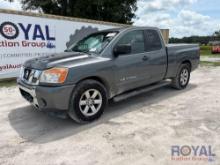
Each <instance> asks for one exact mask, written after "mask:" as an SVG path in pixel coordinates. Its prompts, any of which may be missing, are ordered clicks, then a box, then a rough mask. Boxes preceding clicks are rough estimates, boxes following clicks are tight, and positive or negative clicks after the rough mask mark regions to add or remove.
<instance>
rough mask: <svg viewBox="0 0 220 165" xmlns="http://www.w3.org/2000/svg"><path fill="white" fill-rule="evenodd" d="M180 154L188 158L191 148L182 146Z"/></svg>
mask: <svg viewBox="0 0 220 165" xmlns="http://www.w3.org/2000/svg"><path fill="white" fill-rule="evenodd" d="M180 152H181V154H182V155H183V156H188V155H190V154H191V148H190V147H189V146H182V148H181V149H180Z"/></svg>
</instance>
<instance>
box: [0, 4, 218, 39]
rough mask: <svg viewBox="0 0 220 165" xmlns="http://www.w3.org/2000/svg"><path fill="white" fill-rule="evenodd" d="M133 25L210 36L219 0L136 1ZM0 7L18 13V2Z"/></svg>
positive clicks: (215, 27) (172, 33) (173, 33)
mask: <svg viewBox="0 0 220 165" xmlns="http://www.w3.org/2000/svg"><path fill="white" fill-rule="evenodd" d="M137 7H138V10H137V11H136V18H135V19H133V22H134V25H136V26H156V27H159V28H164V29H166V28H168V29H170V36H171V37H178V38H181V37H184V36H192V35H211V34H213V33H214V31H216V30H220V0H138V2H137ZM0 8H4V9H13V10H22V9H21V4H20V3H19V0H15V2H14V3H9V2H6V1H4V0H0Z"/></svg>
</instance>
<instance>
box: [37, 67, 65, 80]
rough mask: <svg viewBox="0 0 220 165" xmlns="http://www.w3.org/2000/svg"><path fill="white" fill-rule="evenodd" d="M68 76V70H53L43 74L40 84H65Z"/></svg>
mask: <svg viewBox="0 0 220 165" xmlns="http://www.w3.org/2000/svg"><path fill="white" fill-rule="evenodd" d="M67 74H68V69H67V68H52V69H48V70H45V71H43V72H42V74H41V76H40V82H42V83H64V81H65V80H66V77H67Z"/></svg>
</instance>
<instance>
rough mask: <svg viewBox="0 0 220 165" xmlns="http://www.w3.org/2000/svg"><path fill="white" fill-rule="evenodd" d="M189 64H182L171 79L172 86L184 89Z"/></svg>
mask: <svg viewBox="0 0 220 165" xmlns="http://www.w3.org/2000/svg"><path fill="white" fill-rule="evenodd" d="M189 79H190V65H189V64H182V65H181V66H180V68H179V70H178V73H177V75H176V77H175V78H173V80H172V86H173V87H174V88H176V89H184V88H186V86H187V85H188V83H189Z"/></svg>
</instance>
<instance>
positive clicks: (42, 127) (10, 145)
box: [0, 67, 220, 165]
mask: <svg viewBox="0 0 220 165" xmlns="http://www.w3.org/2000/svg"><path fill="white" fill-rule="evenodd" d="M0 135H1V136H0V164H1V165H2V164H16V165H18V164H19V165H26V164H28V165H38V164H40V165H42V164H48V165H52V164H53V165H54V164H55V165H56V164H57V165H58V164H60V165H68V164H72V165H75V164H76V165H78V164H79V165H84V164H90V165H95V164H98V165H103V164H120V165H128V164H143V165H144V164H149V165H155V164H158V165H171V164H175V165H176V164H190V165H194V164H198V165H203V164H212V165H214V164H215V165H219V164H220V67H200V68H199V69H198V70H196V71H195V72H193V73H192V75H191V81H190V84H189V86H188V87H187V89H185V90H182V91H178V90H175V89H172V88H170V87H163V88H161V89H157V90H154V91H151V92H148V93H145V94H141V95H139V96H136V97H133V98H130V99H128V100H125V101H122V102H119V103H111V104H110V105H109V107H108V108H107V109H106V111H105V113H104V115H103V116H102V117H101V118H100V119H99V120H98V121H96V122H93V123H91V124H86V125H78V124H75V123H74V122H73V121H72V120H71V119H60V118H57V117H54V116H50V115H47V114H45V113H43V112H40V111H37V110H35V109H34V108H32V106H30V105H29V104H28V103H27V102H26V101H25V100H24V99H23V98H22V97H21V96H20V94H19V92H18V89H17V87H8V88H6V87H2V88H0ZM174 145H175V146H184V145H188V146H199V147H201V146H208V145H209V146H210V147H211V149H212V153H214V154H215V155H216V156H214V157H213V159H212V160H211V161H207V160H205V159H204V160H194V161H193V160H172V159H171V146H174Z"/></svg>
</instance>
